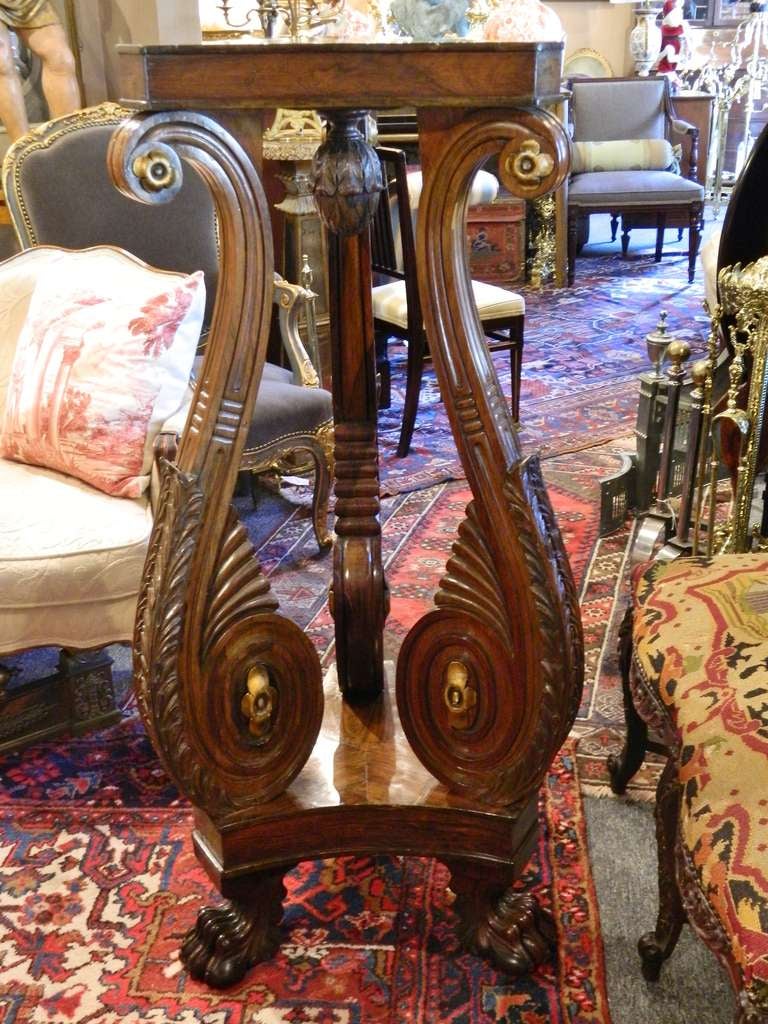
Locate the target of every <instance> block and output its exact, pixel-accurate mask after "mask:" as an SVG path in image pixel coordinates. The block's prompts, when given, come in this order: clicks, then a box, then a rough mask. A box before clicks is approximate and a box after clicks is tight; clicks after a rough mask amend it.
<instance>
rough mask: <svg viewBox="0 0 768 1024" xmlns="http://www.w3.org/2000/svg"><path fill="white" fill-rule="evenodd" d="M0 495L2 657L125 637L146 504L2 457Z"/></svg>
mask: <svg viewBox="0 0 768 1024" xmlns="http://www.w3.org/2000/svg"><path fill="white" fill-rule="evenodd" d="M0 494H3V495H4V496H5V499H6V500H5V501H3V502H0V653H3V652H10V651H14V650H18V649H20V648H29V647H36V646H44V645H47V644H51V645H56V646H71V647H89V646H99V645H101V644H105V643H108V642H110V641H115V640H130V638H131V636H132V635H133V620H134V616H135V612H136V598H137V595H138V590H139V583H140V580H141V573H142V569H143V566H144V558H145V555H146V551H147V542H148V540H149V534H150V531H151V529H152V514H151V511H150V508H149V503H148V501H147V500H146V498H137V499H133V500H131V499H127V498H113V497H110V496H109V495H107V494H104V493H102V492H101V491H97V490H95V489H94V488H92V487H89V486H88V484H85V483H81V482H80V481H78V480H75V479H74V478H72V477H67V476H62V475H61V474H60V473H55V472H53V471H52V470H47V469H41V468H39V467H37V466H27V465H24V464H22V463H18V462H10V461H8V460H6V459H0Z"/></svg>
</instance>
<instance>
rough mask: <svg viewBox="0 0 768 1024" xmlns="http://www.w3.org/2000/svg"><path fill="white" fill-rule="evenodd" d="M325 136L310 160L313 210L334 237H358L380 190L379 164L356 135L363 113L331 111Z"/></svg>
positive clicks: (356, 111) (368, 222)
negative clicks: (316, 210)
mask: <svg viewBox="0 0 768 1024" xmlns="http://www.w3.org/2000/svg"><path fill="white" fill-rule="evenodd" d="M326 116H327V117H328V119H329V128H328V135H327V138H326V140H325V142H324V143H323V144H322V146H320V148H319V149H318V150H317V152H316V153H315V155H314V157H313V159H312V177H313V181H314V195H315V202H316V203H317V208H318V210H319V211H320V216H321V218H322V220H323V223H324V224H325V226H326V227H327V228H328V230H329V231H332V232H333V233H334V234H336V235H342V236H347V235H359V234H360V233H361V232H362V231H364V230H365V229H366V228H367V227H368V226H369V224H370V223H371V221H372V220H373V215H374V214H375V213H376V207H377V206H378V202H379V193H380V192H381V190H382V189H383V188H384V181H383V178H382V174H381V163H380V161H379V158H378V157H377V156H376V152H375V150H374V149H373V147H372V146H370V145H369V143H368V142H367V141H366V140H365V138H364V136H363V135H362V133H361V132H360V129H359V127H358V126H359V123H360V119H361V118H362V117H364V116H365V111H364V110H342V111H338V110H335V111H331V112H329V113H328V114H327V115H326Z"/></svg>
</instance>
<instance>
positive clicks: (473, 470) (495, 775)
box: [110, 43, 583, 985]
mask: <svg viewBox="0 0 768 1024" xmlns="http://www.w3.org/2000/svg"><path fill="white" fill-rule="evenodd" d="M561 58H562V44H560V43H539V44H499V43H495V44H471V45H468V44H445V45H434V44H417V43H413V44H401V45H380V44H370V45H358V44H351V43H348V44H325V45H316V44H315V45H313V44H304V45H294V44H286V45H275V44H263V45H258V44H256V45H249V46H217V45H211V46H205V45H204V46H196V47H126V48H124V49H123V52H122V58H121V59H122V65H123V98H124V101H125V102H127V103H133V104H134V105H135V106H138V107H144V108H148V109H149V110H150V111H152V110H155V111H164V112H158V113H149V114H147V115H143V116H141V115H140V116H138V117H136V118H134V119H132V120H131V121H130V122H128V124H127V125H126V126H124V127H123V128H121V129H120V130H119V131H118V133H117V134H116V136H115V138H114V139H113V143H112V147H111V150H110V163H111V167H112V172H113V175H114V176H115V179H116V180H117V181H118V182H119V183H120V185H121V187H122V188H123V190H124V191H126V192H128V193H131V194H134V195H137V196H138V197H140V198H142V199H144V201H150V202H151V201H162V200H164V199H167V198H170V197H171V196H172V193H173V190H174V189H175V188H176V187H178V181H179V177H180V174H181V163H180V159H179V158H180V157H181V158H182V159H185V160H189V161H191V162H192V163H193V164H194V166H195V167H196V168H197V169H198V170H199V172H200V173H201V174H202V176H203V177H204V179H205V180H206V181H207V182H208V183H209V185H210V187H211V189H212V192H213V194H214V197H215V200H216V203H217V209H218V215H219V221H220V225H221V249H222V271H221V278H220V280H221V284H220V288H219V294H218V296H217V303H216V309H215V313H214V319H213V324H212V329H211V335H210V340H209V344H208V347H207V350H206V360H205V364H204V366H203V368H202V370H201V373H200V377H199V379H198V384H197V390H196V393H195V399H194V402H193V408H192V412H191V416H190V425H189V427H188V429H187V430H186V431H185V434H184V436H183V437H182V440H181V444H180V447H179V451H178V455H177V457H176V459H175V461H174V462H173V463H167V464H166V469H165V480H164V490H163V496H162V499H161V501H160V506H159V510H158V514H157V518H156V521H155V528H154V531H153V537H152V542H151V546H150V554H149V556H148V560H147V567H146V570H145V580H144V586H143V589H142V593H141V597H140V601H139V611H138V617H137V632H136V645H135V668H136V672H135V677H136V690H137V694H138V701H139V706H140V708H141V711H142V715H143V717H144V720H145V722H146V724H147V727H148V730H149V732H150V735H151V736H152V739H153V741H154V743H155V744H156V746H157V748H158V750H159V751H160V753H161V755H162V757H163V759H164V761H165V764H166V766H167V767H168V770H169V771H170V772H171V774H172V775H173V777H174V779H175V781H176V782H177V784H178V786H179V788H180V790H181V791H182V792H183V793H184V794H185V795H186V796H187V797H188V798H189V800H190V801H191V802H192V804H193V805H194V807H195V833H194V840H195V844H196V848H197V852H198V855H199V856H200V858H201V859H202V862H203V863H204V865H205V866H206V868H207V870H208V872H209V873H210V875H211V877H212V878H213V879H214V880H215V881H216V883H217V885H218V886H219V888H220V889H221V891H222V893H223V894H224V895H225V896H226V897H228V898H229V900H230V903H229V904H228V905H227V906H225V907H224V908H219V909H215V910H203V911H202V912H201V914H200V916H199V919H198V923H197V925H196V927H195V928H194V929H193V930H192V931H191V932H190V934H189V935H188V937H187V939H186V940H185V943H184V947H183V951H182V955H183V958H184V961H185V963H186V964H187V966H188V968H189V969H190V971H192V973H193V974H194V975H195V976H197V977H202V978H205V979H206V980H207V981H209V982H210V983H211V984H214V985H225V984H230V983H232V982H233V981H235V980H237V979H238V978H239V977H241V976H242V975H243V973H244V972H245V971H246V970H247V969H248V967H249V966H250V965H251V964H252V963H255V962H256V961H258V960H260V959H263V958H264V957H267V956H269V955H271V954H272V952H273V951H274V950H275V948H276V945H277V943H278V942H279V934H278V932H277V924H278V922H279V920H280V916H281V912H282V911H281V897H282V894H283V888H282V876H283V874H284V873H285V871H286V870H287V869H288V868H290V867H291V866H292V865H293V864H295V863H296V862H297V861H299V860H302V859H307V858H317V857H327V856H333V855H336V854H341V853H362V852H376V853H383V854H395V853H399V854H420V855H424V856H434V857H439V858H440V859H442V860H444V861H445V862H446V863H447V864H448V865H449V867H450V869H451V874H452V882H451V885H452V888H453V889H454V891H455V892H456V893H457V902H456V908H457V910H458V913H459V918H460V928H461V935H462V938H463V940H464V942H465V944H466V946H467V947H468V948H470V949H474V950H477V951H481V952H487V953H488V954H489V955H492V956H493V957H495V958H496V960H497V961H498V962H500V963H501V964H503V965H504V966H505V967H507V968H509V969H510V970H512V971H516V970H518V971H519V970H526V969H528V968H529V967H531V966H532V965H533V964H534V963H536V962H538V961H539V960H540V959H541V958H542V957H544V956H545V955H546V953H547V949H548V943H549V941H550V940H551V938H552V930H551V922H549V921H548V919H547V917H546V915H543V914H541V913H540V912H539V909H538V907H537V905H536V903H535V901H534V900H533V899H532V898H531V897H530V896H527V895H520V894H519V893H513V892H512V890H511V889H510V886H511V884H512V882H513V881H514V879H515V878H517V877H518V876H519V875H520V873H521V871H522V870H523V868H524V866H525V863H526V861H527V859H528V857H529V855H530V852H531V850H532V849H533V846H534V843H535V840H536V833H537V806H536V805H537V795H538V789H539V786H540V784H541V782H542V780H543V778H544V775H545V773H546V771H547V768H548V766H549V765H550V763H551V761H552V758H553V757H554V754H555V752H556V751H557V749H558V748H559V747H560V745H561V743H562V741H563V740H564V738H565V736H566V735H567V733H568V730H569V728H570V725H571V723H572V721H573V718H574V716H575V713H576V709H577V707H578V703H579V697H580V693H581V687H582V675H583V655H582V639H581V626H580V620H579V611H578V602H577V594H576V590H575V587H574V584H573V580H572V577H571V574H570V570H569V567H568V563H567V559H566V556H565V553H564V549H563V545H562V542H561V538H560V534H559V531H558V529H557V525H556V522H555V520H554V516H553V513H552V509H551V506H550V504H549V500H548V498H547V494H546V489H545V487H544V484H543V481H542V478H541V474H540V472H539V469H538V462H537V460H536V459H535V458H529V459H525V458H524V457H523V455H522V452H521V449H520V445H519V442H518V438H517V433H516V430H515V427H514V424H513V423H512V420H511V416H510V411H509V407H508V403H507V402H506V400H505V399H504V397H503V395H502V394H501V391H500V388H499V384H498V380H497V377H496V374H495V371H494V368H493V364H492V362H491V360H490V356H489V354H488V349H487V346H486V344H485V340H484V338H483V337H482V333H481V330H480V325H479V322H478V319H477V315H476V312H475V310H474V308H473V301H472V297H471V290H470V285H469V277H468V273H467V267H466V257H465V251H464V250H465V244H464V231H465V227H464V209H465V206H466V197H467V194H468V188H469V183H470V181H471V179H472V177H473V175H474V173H475V170H476V169H477V168H478V167H479V166H480V165H481V164H482V163H483V162H484V161H485V160H486V159H488V157H489V156H491V155H492V154H493V153H496V152H500V156H499V168H500V174H501V177H502V180H503V182H504V184H505V185H506V187H507V189H508V190H509V191H510V192H511V193H512V194H514V195H516V196H518V197H519V198H522V199H535V198H537V197H538V196H541V195H543V194H545V193H547V192H549V191H551V190H553V189H555V188H556V187H557V186H558V185H559V184H560V182H561V181H562V180H563V178H564V176H565V174H566V173H567V165H568V142H567V139H566V136H565V133H564V132H563V129H562V127H561V125H560V123H559V122H558V121H557V120H556V119H555V118H554V117H552V116H551V115H550V114H548V113H547V112H546V111H545V110H543V109H542V105H543V104H545V103H547V104H548V103H552V102H554V101H555V100H556V99H557V94H558V92H559V83H560V65H561ZM406 105H412V106H414V107H415V108H416V109H417V111H418V119H419V139H420V146H421V161H422V167H423V172H424V191H423V193H422V199H421V204H420V208H419V219H420V230H419V239H418V263H419V288H420V292H421V298H422V305H423V309H424V316H425V323H426V328H427V334H428V337H429V343H430V348H431V351H432V355H433V357H434V362H435V368H436V371H437V374H438V379H439V382H440V387H441V391H442V393H443V396H444V398H445V402H446V409H447V411H448V415H449V418H450V422H451V428H452V430H453V433H454V437H455V439H456V444H457V447H458V450H459V453H460V456H461V459H462V464H463V466H464V469H465V471H466V474H467V479H468V481H469V483H470V486H471V488H472V492H473V495H474V500H473V501H472V502H471V503H470V505H469V506H468V508H467V513H466V518H465V520H464V521H463V523H462V524H461V526H460V528H459V531H458V536H457V539H456V542H455V544H454V548H453V554H452V556H451V558H450V560H449V562H448V565H447V567H446V571H445V575H444V577H443V580H442V582H441V584H440V587H439V590H438V592H437V594H436V597H435V608H434V609H433V610H432V611H431V612H429V613H428V614H427V615H425V616H424V617H423V618H422V619H421V620H420V621H419V622H418V623H417V624H416V625H415V626H414V627H413V629H412V630H411V631H410V632H409V634H408V636H407V637H406V638H405V641H404V643H403V646H402V650H401V654H400V658H399V660H398V665H397V679H396V685H395V687H394V688H393V687H392V686H390V681H389V680H387V681H386V685H385V671H384V662H383V650H382V633H383V628H384V621H385V618H386V615H387V609H388V602H389V596H388V591H387V586H386V581H385V579H384V574H383V571H382V558H381V527H380V521H379V482H378V463H377V460H378V454H377V438H376V394H375V387H374V346H373V330H372V323H371V282H370V240H369V224H370V221H371V217H372V213H373V211H374V209H375V204H376V202H377V201H378V193H379V191H380V189H381V187H382V183H381V177H380V174H381V172H380V165H379V163H378V160H377V159H376V157H375V154H374V153H373V151H372V149H371V148H370V146H369V145H368V143H367V142H366V141H365V139H364V138H363V137H362V135H361V134H360V132H359V130H358V125H359V123H360V119H361V116H362V115H363V114H364V113H365V111H366V110H367V109H369V108H373V107H375V108H395V107H402V106H406ZM190 107H191V108H198V109H201V110H206V111H209V112H215V113H216V115H217V118H218V120H213V119H212V117H210V116H208V115H205V116H204V115H201V114H193V113H185V112H183V111H184V109H185V108H190ZM274 107H291V108H300V109H301V108H308V107H313V108H319V109H320V110H321V111H323V112H324V115H325V117H326V118H327V119H328V122H329V131H328V135H327V139H326V141H325V142H324V143H323V145H322V146H321V147H320V149H319V150H318V153H317V155H316V157H315V161H314V171H313V174H314V189H315V199H316V201H317V204H318V208H319V209H320V212H321V216H322V217H323V220H324V223H325V226H326V228H327V230H328V236H329V284H330V306H331V324H332V333H331V341H332V358H333V388H334V408H335V431H336V451H335V458H336V543H335V548H334V574H333V584H332V591H331V595H330V605H331V610H332V612H333V616H334V620H335V633H336V660H337V673H338V684H339V685H338V687H336V686H335V685H332V684H331V683H328V684H327V685H326V689H325V693H324V692H323V686H322V680H321V670H320V663H319V659H318V656H317V653H316V652H315V650H314V648H313V646H312V644H311V642H310V641H309V640H308V638H307V637H306V636H305V635H304V633H303V632H302V631H301V630H300V629H299V628H298V627H297V626H296V625H294V624H293V623H292V622H290V621H289V620H287V619H286V618H284V617H283V616H281V615H280V614H279V613H278V608H277V602H276V600H275V599H274V597H273V596H272V595H271V592H270V590H269V584H268V581H267V580H266V578H265V576H264V575H263V573H262V571H261V569H260V567H259V565H258V562H257V561H256V559H255V556H254V553H253V550H252V548H251V546H250V544H249V542H248V540H247V536H246V534H245V531H244V530H243V528H242V526H241V525H240V523H239V522H238V520H237V517H236V515H235V514H234V512H233V511H232V509H231V507H230V495H231V494H232V490H233V485H234V480H235V476H236V472H237V466H238V462H239V454H240V450H241V448H242V444H243V440H244V436H245V431H246V430H247V424H248V420H249V410H250V408H251V406H252V403H253V401H254V399H255V395H256V391H257V389H258V383H259V378H260V374H261V367H262V365H263V360H264V352H265V346H266V333H267V328H268V308H269V297H270V294H271V265H272V262H271V261H272V253H271V239H270V237H269V232H268V228H267V225H268V223H269V217H268V210H267V206H266V201H265V198H264V194H263V190H262V188H261V184H260V180H259V176H258V173H257V171H256V170H255V169H254V165H253V163H252V162H251V159H249V156H248V153H250V154H251V157H253V158H254V160H255V163H256V165H257V166H258V164H259V161H260V138H261V133H260V121H259V118H260V114H259V112H260V111H262V110H264V109H269V108H274ZM224 126H226V127H224ZM233 136H237V138H238V139H239V142H238V141H235V138H234V137H233Z"/></svg>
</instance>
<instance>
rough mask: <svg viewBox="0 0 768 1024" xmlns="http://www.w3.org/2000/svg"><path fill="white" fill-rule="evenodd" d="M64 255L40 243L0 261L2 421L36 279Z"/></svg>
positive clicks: (60, 251)
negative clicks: (14, 360)
mask: <svg viewBox="0 0 768 1024" xmlns="http://www.w3.org/2000/svg"><path fill="white" fill-rule="evenodd" d="M65 255H66V253H65V252H64V250H61V249H49V248H46V247H44V246H41V247H39V248H37V249H27V250H26V252H23V253H20V254H19V255H18V256H12V257H11V258H10V259H8V260H5V261H4V262H3V263H0V421H2V417H3V415H4V413H5V396H6V393H7V391H8V381H9V380H10V377H11V368H12V366H13V359H14V356H15V355H16V340H17V338H18V337H19V334H20V333H21V329H22V327H23V326H24V321H25V320H26V318H27V311H28V309H29V303H30V300H31V298H32V293H33V292H34V290H35V285H36V284H37V279H38V277H39V275H40V274H41V273H42V271H43V270H44V269H45V268H47V267H53V266H54V265H55V264H56V263H58V262H60V261H61V260H62V259H63V258H64V256H65Z"/></svg>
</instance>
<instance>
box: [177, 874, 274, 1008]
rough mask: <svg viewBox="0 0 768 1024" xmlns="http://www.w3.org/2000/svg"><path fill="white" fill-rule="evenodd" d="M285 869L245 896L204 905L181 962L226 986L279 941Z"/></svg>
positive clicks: (217, 985) (257, 883)
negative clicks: (243, 898)
mask: <svg viewBox="0 0 768 1024" xmlns="http://www.w3.org/2000/svg"><path fill="white" fill-rule="evenodd" d="M284 895H285V889H284V887H283V880H282V874H280V875H278V876H269V877H267V878H264V879H261V880H258V881H255V882H253V883H252V886H251V891H250V892H249V894H248V900H247V901H243V900H241V901H238V903H237V904H236V903H234V902H232V903H226V904H225V905H224V906H223V907H204V908H203V910H201V911H200V913H199V914H198V915H197V921H196V923H195V925H194V926H193V927H192V928H190V930H189V931H188V932H187V934H186V935H185V937H184V941H183V943H182V946H181V962H182V963H183V964H184V966H185V967H186V968H187V970H188V971H189V973H190V974H191V975H192V977H193V978H195V979H196V980H197V981H203V982H205V984H206V985H210V986H211V987H212V988H228V987H229V986H230V985H236V984H237V982H238V981H241V980H242V978H243V977H244V976H245V974H246V973H247V972H248V970H249V969H250V968H251V967H253V966H254V964H257V963H260V962H261V961H262V960H269V959H270V957H272V956H274V955H275V953H276V952H277V950H278V948H279V946H280V939H281V936H280V927H279V925H280V920H281V918H282V916H283V905H282V900H283V896H284Z"/></svg>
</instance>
